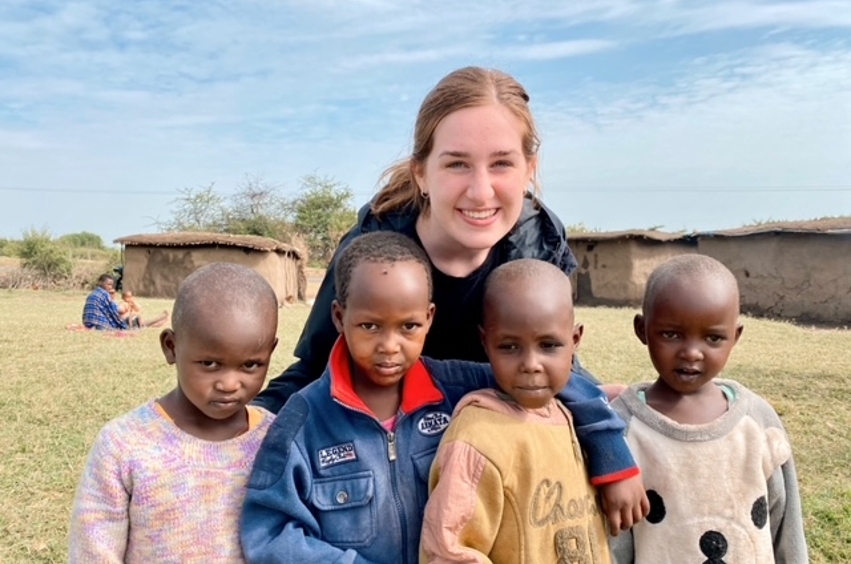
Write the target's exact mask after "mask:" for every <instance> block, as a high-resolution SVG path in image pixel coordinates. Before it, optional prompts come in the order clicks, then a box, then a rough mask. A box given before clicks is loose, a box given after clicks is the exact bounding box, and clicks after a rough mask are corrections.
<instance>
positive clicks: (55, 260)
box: [18, 229, 73, 282]
mask: <svg viewBox="0 0 851 564" xmlns="http://www.w3.org/2000/svg"><path fill="white" fill-rule="evenodd" d="M18 256H20V257H21V266H23V267H24V268H27V269H30V270H33V271H35V272H36V273H38V274H39V275H40V276H43V277H44V278H45V279H46V280H47V281H49V282H56V281H59V280H64V279H66V278H68V277H69V276H71V270H72V266H73V265H72V262H71V256H70V253H69V252H68V248H67V247H66V246H65V245H62V244H60V243H58V242H57V241H55V240H54V239H53V237H51V235H50V232H48V231H44V230H42V231H36V230H35V229H30V230H29V231H27V232H25V233H24V237H23V240H22V241H21V242H20V248H19V250H18Z"/></svg>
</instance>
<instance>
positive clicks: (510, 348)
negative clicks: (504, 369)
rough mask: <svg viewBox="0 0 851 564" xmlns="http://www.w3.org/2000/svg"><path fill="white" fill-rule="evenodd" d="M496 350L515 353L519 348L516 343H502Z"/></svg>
mask: <svg viewBox="0 0 851 564" xmlns="http://www.w3.org/2000/svg"><path fill="white" fill-rule="evenodd" d="M496 349H497V350H499V351H506V352H513V351H516V350H517V349H518V347H517V345H515V344H514V343H500V344H498V345H497V346H496Z"/></svg>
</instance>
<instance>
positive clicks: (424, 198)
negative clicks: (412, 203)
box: [420, 190, 428, 200]
mask: <svg viewBox="0 0 851 564" xmlns="http://www.w3.org/2000/svg"><path fill="white" fill-rule="evenodd" d="M420 195H421V196H422V197H423V200H428V192H426V191H425V190H421V191H420Z"/></svg>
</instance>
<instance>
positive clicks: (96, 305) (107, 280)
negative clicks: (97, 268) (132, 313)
mask: <svg viewBox="0 0 851 564" xmlns="http://www.w3.org/2000/svg"><path fill="white" fill-rule="evenodd" d="M114 293H115V278H114V277H113V276H112V275H111V274H101V275H100V276H99V277H98V281H97V286H95V289H94V290H93V291H92V293H91V294H89V296H88V297H87V298H86V305H85V306H83V326H84V327H86V328H87V329H97V330H99V331H120V330H122V329H129V325H128V323H127V322H126V321H125V320H124V319H122V318H121V312H120V311H119V307H118V304H117V303H116V302H115V301H113V299H112V294H114Z"/></svg>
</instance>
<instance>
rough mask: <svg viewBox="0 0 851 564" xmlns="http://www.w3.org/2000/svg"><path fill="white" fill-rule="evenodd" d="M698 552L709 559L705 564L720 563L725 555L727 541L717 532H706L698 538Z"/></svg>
mask: <svg viewBox="0 0 851 564" xmlns="http://www.w3.org/2000/svg"><path fill="white" fill-rule="evenodd" d="M700 551H701V552H702V553H703V554H704V555H705V556H706V557H707V558H708V559H709V560H708V561H707V562H712V563H714V562H720V561H721V557H722V556H724V555H725V554H727V539H725V538H724V535H722V534H721V533H719V532H718V531H706V532H705V533H703V536H701V537H700Z"/></svg>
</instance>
